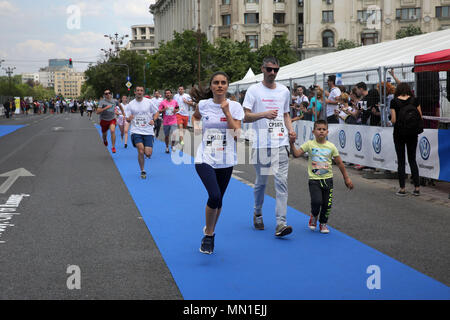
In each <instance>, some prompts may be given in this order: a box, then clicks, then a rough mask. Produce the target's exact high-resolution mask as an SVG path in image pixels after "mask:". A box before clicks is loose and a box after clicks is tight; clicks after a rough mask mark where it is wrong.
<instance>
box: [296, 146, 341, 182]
mask: <svg viewBox="0 0 450 320" xmlns="http://www.w3.org/2000/svg"><path fill="white" fill-rule="evenodd" d="M300 148H301V149H302V150H303V151H304V152H308V155H309V157H308V158H309V159H308V174H309V179H312V180H319V179H330V178H333V170H332V164H333V162H332V159H333V158H335V157H338V156H339V151H338V149H337V148H336V146H335V145H334V144H333V143H331V142H330V141H326V142H325V143H324V144H320V143H318V142H317V141H316V140H315V139H314V140H310V141H308V142H306V143H304V144H303V145H302V146H301V147H300Z"/></svg>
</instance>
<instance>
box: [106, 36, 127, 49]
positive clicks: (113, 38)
mask: <svg viewBox="0 0 450 320" xmlns="http://www.w3.org/2000/svg"><path fill="white" fill-rule="evenodd" d="M105 38H109V40H111V45H113V46H114V48H115V53H116V54H119V51H120V46H121V45H122V44H123V40H124V39H125V38H128V35H127V34H126V35H124V36H120V37H119V34H118V33H117V32H116V33H115V34H114V35H113V36H111V35H107V34H105Z"/></svg>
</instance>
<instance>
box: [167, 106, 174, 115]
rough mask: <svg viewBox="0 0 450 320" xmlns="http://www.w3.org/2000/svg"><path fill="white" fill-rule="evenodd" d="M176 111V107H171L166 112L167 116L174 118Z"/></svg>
mask: <svg viewBox="0 0 450 320" xmlns="http://www.w3.org/2000/svg"><path fill="white" fill-rule="evenodd" d="M174 110H175V108H174V107H169V108H168V109H167V110H166V116H173V111H174Z"/></svg>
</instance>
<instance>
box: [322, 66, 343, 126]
mask: <svg viewBox="0 0 450 320" xmlns="http://www.w3.org/2000/svg"><path fill="white" fill-rule="evenodd" d="M327 83H328V88H329V89H330V92H329V93H328V94H326V96H327V98H326V99H325V104H326V105H327V107H326V110H327V111H326V112H327V113H326V116H327V123H339V121H338V118H337V117H336V114H335V110H336V109H337V105H338V102H337V97H339V96H340V95H341V90H340V89H339V88H338V87H336V76H335V75H330V76H328V80H327Z"/></svg>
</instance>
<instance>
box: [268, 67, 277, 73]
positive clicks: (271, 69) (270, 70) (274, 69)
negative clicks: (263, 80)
mask: <svg viewBox="0 0 450 320" xmlns="http://www.w3.org/2000/svg"><path fill="white" fill-rule="evenodd" d="M264 69H266V71H267V72H269V73H271V72H272V71H273V72H275V73H278V71H280V68H272V67H264Z"/></svg>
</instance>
